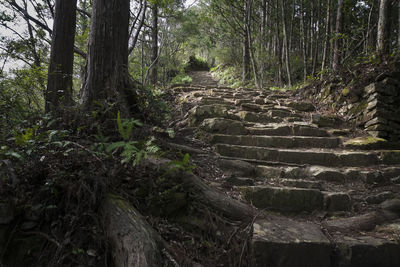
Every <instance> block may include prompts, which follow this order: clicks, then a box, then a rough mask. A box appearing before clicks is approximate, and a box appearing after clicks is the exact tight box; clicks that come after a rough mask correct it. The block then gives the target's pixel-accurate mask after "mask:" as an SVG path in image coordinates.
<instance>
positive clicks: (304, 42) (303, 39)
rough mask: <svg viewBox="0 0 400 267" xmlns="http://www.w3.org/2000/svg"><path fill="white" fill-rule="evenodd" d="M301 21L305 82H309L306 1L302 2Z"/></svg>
mask: <svg viewBox="0 0 400 267" xmlns="http://www.w3.org/2000/svg"><path fill="white" fill-rule="evenodd" d="M300 19H301V35H302V42H301V46H302V50H303V80H304V81H306V80H307V47H306V29H305V28H306V27H305V20H304V0H302V1H301V8H300Z"/></svg>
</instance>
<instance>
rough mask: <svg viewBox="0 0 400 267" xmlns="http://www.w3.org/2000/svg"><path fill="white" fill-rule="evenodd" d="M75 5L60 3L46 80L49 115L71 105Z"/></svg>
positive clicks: (57, 7)
mask: <svg viewBox="0 0 400 267" xmlns="http://www.w3.org/2000/svg"><path fill="white" fill-rule="evenodd" d="M76 1H77V0H71V1H62V0H57V1H56V3H55V18H54V26H53V35H52V44H51V55H50V65H49V71H48V76H47V90H46V104H45V109H46V112H51V111H52V112H57V113H58V112H59V111H61V110H62V109H63V108H64V107H67V106H69V105H71V104H72V74H73V73H72V72H73V62H74V41H75V28H76Z"/></svg>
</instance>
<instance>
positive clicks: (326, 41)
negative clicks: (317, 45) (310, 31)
mask: <svg viewBox="0 0 400 267" xmlns="http://www.w3.org/2000/svg"><path fill="white" fill-rule="evenodd" d="M326 5H327V6H326V20H325V39H324V50H323V53H322V66H321V70H322V73H324V70H325V68H326V66H327V63H328V62H327V61H328V51H329V39H330V38H329V26H330V24H331V0H328V2H327V3H326Z"/></svg>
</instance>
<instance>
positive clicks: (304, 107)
mask: <svg viewBox="0 0 400 267" xmlns="http://www.w3.org/2000/svg"><path fill="white" fill-rule="evenodd" d="M288 106H289V107H291V108H294V109H295V110H298V111H304V112H310V111H314V110H315V107H314V105H313V104H312V103H310V102H290V103H289V104H288Z"/></svg>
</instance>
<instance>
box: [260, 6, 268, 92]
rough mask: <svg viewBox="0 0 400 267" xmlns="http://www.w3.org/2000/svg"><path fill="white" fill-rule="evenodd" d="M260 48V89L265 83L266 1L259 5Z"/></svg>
mask: <svg viewBox="0 0 400 267" xmlns="http://www.w3.org/2000/svg"><path fill="white" fill-rule="evenodd" d="M261 9H262V10H261V14H262V17H261V41H260V43H261V46H260V55H261V56H260V60H261V75H260V85H261V87H262V86H263V85H264V81H265V60H266V57H265V42H266V40H265V31H266V27H267V0H262V5H261Z"/></svg>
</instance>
